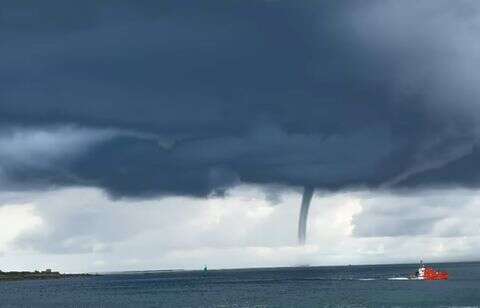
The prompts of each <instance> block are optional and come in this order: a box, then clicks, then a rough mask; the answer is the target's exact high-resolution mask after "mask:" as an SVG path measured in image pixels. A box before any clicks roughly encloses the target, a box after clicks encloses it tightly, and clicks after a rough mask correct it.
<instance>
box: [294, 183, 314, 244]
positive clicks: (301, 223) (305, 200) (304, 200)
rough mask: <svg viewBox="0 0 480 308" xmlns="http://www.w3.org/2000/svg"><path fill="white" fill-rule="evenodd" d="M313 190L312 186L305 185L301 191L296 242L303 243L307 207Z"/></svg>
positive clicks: (305, 230) (305, 231)
mask: <svg viewBox="0 0 480 308" xmlns="http://www.w3.org/2000/svg"><path fill="white" fill-rule="evenodd" d="M313 190H314V189H313V187H310V186H305V189H304V191H303V196H302V206H301V208H300V218H299V220H298V243H299V244H300V245H304V244H305V238H306V233H307V218H308V209H309V208H310V202H311V201H312V197H313Z"/></svg>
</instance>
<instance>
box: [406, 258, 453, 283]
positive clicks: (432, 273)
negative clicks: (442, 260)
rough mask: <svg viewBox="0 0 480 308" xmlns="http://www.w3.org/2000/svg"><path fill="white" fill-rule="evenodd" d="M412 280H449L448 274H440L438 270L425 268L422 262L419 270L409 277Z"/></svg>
mask: <svg viewBox="0 0 480 308" xmlns="http://www.w3.org/2000/svg"><path fill="white" fill-rule="evenodd" d="M409 278H410V279H412V280H448V273H447V272H440V271H437V270H436V269H434V268H432V267H429V266H425V265H424V264H423V262H422V261H420V267H419V268H418V270H417V271H416V272H415V274H413V275H412V276H411V277H409Z"/></svg>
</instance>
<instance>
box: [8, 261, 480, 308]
mask: <svg viewBox="0 0 480 308" xmlns="http://www.w3.org/2000/svg"><path fill="white" fill-rule="evenodd" d="M434 266H435V267H437V268H438V269H442V270H447V271H448V272H449V273H450V276H451V280H449V281H436V282H426V281H398V280H397V281H395V280H387V278H390V277H401V276H406V275H407V274H408V273H410V272H412V271H414V270H415V265H383V266H382V265H378V266H350V267H308V268H275V269H255V270H253V269H252V270H225V271H208V273H206V274H204V273H203V272H201V271H185V272H164V273H146V274H116V275H105V276H97V277H92V278H68V279H59V280H44V281H17V282H4V283H0V306H1V307H326V306H328V307H339V306H340V307H378V306H386V307H391V306H397V307H398V306H401V307H403V306H405V307H439V306H440V307H441V306H443V307H450V306H480V263H450V264H435V265H434ZM364 279H370V280H364Z"/></svg>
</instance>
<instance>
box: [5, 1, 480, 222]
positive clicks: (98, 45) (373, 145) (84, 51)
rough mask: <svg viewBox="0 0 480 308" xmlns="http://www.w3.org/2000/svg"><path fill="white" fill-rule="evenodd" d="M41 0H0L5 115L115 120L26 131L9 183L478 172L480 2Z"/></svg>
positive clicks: (210, 183)
mask: <svg viewBox="0 0 480 308" xmlns="http://www.w3.org/2000/svg"><path fill="white" fill-rule="evenodd" d="M38 6H39V4H37V3H36V2H33V1H32V2H27V3H23V4H19V3H17V2H15V1H7V2H6V3H5V7H4V9H3V10H2V15H1V16H0V25H1V27H0V29H1V30H0V31H1V34H2V40H1V41H0V44H1V46H2V48H1V49H0V69H1V70H0V124H1V127H2V129H3V130H5V129H7V130H8V129H10V127H24V128H25V129H27V131H30V130H35V129H38V128H39V127H40V131H42V130H45V129H46V128H45V127H51V126H52V125H55V126H73V127H77V128H79V130H84V131H85V130H88V131H103V130H113V131H120V132H123V133H121V134H115V135H112V136H111V137H110V138H102V139H101V140H97V141H98V142H93V143H89V145H88V151H86V152H85V151H83V150H82V149H83V146H82V147H80V148H75V149H76V150H75V151H73V150H72V151H67V152H66V151H65V149H69V148H71V145H70V144H63V143H62V142H63V141H59V140H73V141H72V142H74V140H76V139H75V138H76V137H75V136H78V131H73V130H72V131H67V134H68V135H69V137H67V138H65V137H64V135H58V134H53V135H51V136H50V135H49V136H50V137H49V138H54V139H53V140H54V141H52V142H53V145H52V146H51V147H50V149H49V150H48V151H46V150H41V149H40V150H39V147H38V144H37V140H34V139H28V138H26V139H24V140H23V141H22V142H23V145H22V149H21V151H20V152H21V153H20V154H19V156H15V159H21V158H22V157H28V160H23V161H22V163H16V164H11V165H9V166H10V167H9V169H8V170H7V168H6V167H4V166H2V168H0V169H1V172H2V174H1V176H2V178H3V179H4V181H7V182H8V183H9V186H17V187H18V186H22V187H27V188H28V187H29V186H35V185H38V183H41V184H42V185H45V186H49V185H61V186H63V185H88V186H98V187H101V188H103V189H105V190H106V191H108V192H109V193H110V194H111V195H113V196H118V197H121V196H130V197H145V196H155V195H171V194H175V195H194V196H207V195H209V194H212V193H214V194H223V193H224V192H225V190H226V189H228V188H229V187H231V186H235V185H237V184H238V183H241V182H244V183H263V184H285V185H291V186H306V185H307V186H312V187H317V188H322V189H332V190H337V189H344V188H350V187H383V188H385V187H387V188H396V187H424V186H426V187H430V186H437V185H465V186H477V185H478V178H480V175H479V173H478V171H477V169H476V168H474V167H468V166H469V165H470V166H475V165H476V164H477V162H478V155H477V150H476V144H477V141H478V133H479V130H478V126H477V124H476V123H477V120H478V117H477V116H476V114H478V112H476V111H477V110H478V107H477V100H478V98H479V93H478V87H477V84H478V82H477V81H478V80H479V77H480V76H479V74H478V70H476V69H473V68H474V67H475V65H476V63H478V60H479V56H478V54H479V53H478V49H479V46H478V43H477V40H476V36H477V33H478V31H477V30H478V28H479V27H480V20H479V17H478V16H479V15H478V9H479V5H478V4H477V3H476V2H472V1H457V2H454V3H453V2H450V1H435V4H433V2H421V3H418V2H414V1H411V2H410V1H406V2H398V1H381V2H380V1H366V2H362V3H361V4H360V3H357V2H353V1H352V2H350V1H344V2H341V3H339V2H337V1H330V2H323V3H318V4H316V3H302V4H299V3H297V2H290V1H275V2H256V3H253V2H236V1H233V2H228V3H221V4H220V3H219V2H218V1H212V2H209V1H207V2H202V4H199V3H194V2H189V3H182V4H179V3H177V2H174V1H166V2H162V3H161V4H157V3H155V2H149V3H142V4H135V3H132V2H130V1H120V2H118V3H116V4H115V6H113V5H109V4H99V3H98V2H96V1H83V2H82V3H81V4H76V5H75V6H65V5H64V4H62V3H61V2H57V1H51V2H48V3H43V4H42V7H41V8H40V7H38ZM125 132H129V133H125ZM70 137H71V138H70ZM9 142H10V143H9V147H10V148H11V149H13V147H12V143H11V142H13V141H9ZM79 144H80V143H79ZM77 150H78V151H79V152H78V151H77ZM39 151H40V152H39ZM4 152H5V151H3V152H2V151H1V150H0V155H1V153H4ZM73 152H78V153H80V152H81V153H82V155H73ZM45 153H48V155H47V154H45ZM10 156H11V155H10ZM64 157H67V158H68V164H67V163H60V164H58V163H57V162H58V161H59V160H60V161H63V158H64ZM53 158H55V159H53ZM12 159H13V158H12ZM26 161H28V163H24V162H26ZM53 162H54V163H53ZM39 166H41V168H40V167H39ZM59 166H61V168H59ZM20 184H21V185H20ZM419 232H420V231H419Z"/></svg>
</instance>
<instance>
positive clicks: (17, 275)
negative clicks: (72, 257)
mask: <svg viewBox="0 0 480 308" xmlns="http://www.w3.org/2000/svg"><path fill="white" fill-rule="evenodd" d="M90 276H97V275H94V274H62V273H60V272H52V271H42V272H39V271H35V272H28V271H21V272H17V271H14V272H2V271H0V282H4V281H18V280H44V279H61V278H71V277H90Z"/></svg>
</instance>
